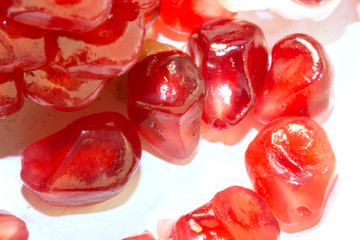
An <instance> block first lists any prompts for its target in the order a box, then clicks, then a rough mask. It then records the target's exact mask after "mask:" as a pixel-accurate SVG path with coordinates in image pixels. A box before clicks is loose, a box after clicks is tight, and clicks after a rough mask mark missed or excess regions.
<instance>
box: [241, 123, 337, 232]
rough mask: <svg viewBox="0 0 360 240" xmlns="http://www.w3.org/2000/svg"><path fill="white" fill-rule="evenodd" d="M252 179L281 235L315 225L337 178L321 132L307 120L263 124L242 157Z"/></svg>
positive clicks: (333, 156) (317, 125)
mask: <svg viewBox="0 0 360 240" xmlns="http://www.w3.org/2000/svg"><path fill="white" fill-rule="evenodd" d="M245 163H246V169H247V172H248V174H249V177H250V180H251V182H252V183H253V185H254V188H255V191H256V192H258V193H259V194H260V195H261V196H262V197H263V198H264V199H265V200H266V202H267V204H268V206H269V208H270V209H271V211H272V213H273V214H274V216H275V217H276V218H277V220H278V221H279V224H280V228H281V230H282V231H285V232H298V231H303V230H306V229H308V228H311V227H313V226H315V225H316V224H317V223H318V222H319V221H320V219H321V217H322V214H323V210H324V205H325V202H326V199H327V198H328V195H329V193H330V191H331V189H332V186H333V184H334V180H335V179H336V174H335V165H336V160H335V155H334V152H333V151H332V148H331V145H330V142H329V139H328V138H327V136H326V133H325V131H324V129H323V128H322V127H321V126H320V125H319V124H317V123H316V122H315V121H314V120H311V119H310V118H306V117H282V118H278V119H276V120H274V121H272V122H270V123H269V124H268V125H266V126H265V127H264V128H263V129H262V130H261V131H260V132H259V133H258V135H257V136H256V137H255V139H254V140H253V141H252V142H251V143H250V144H249V146H248V148H247V150H246V153H245Z"/></svg>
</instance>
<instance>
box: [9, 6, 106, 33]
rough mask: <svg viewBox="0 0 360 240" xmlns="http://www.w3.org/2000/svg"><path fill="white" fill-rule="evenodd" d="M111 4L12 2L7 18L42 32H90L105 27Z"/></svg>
mask: <svg viewBox="0 0 360 240" xmlns="http://www.w3.org/2000/svg"><path fill="white" fill-rule="evenodd" d="M111 6H112V0H13V1H12V3H11V5H10V7H9V8H8V10H7V13H8V16H9V17H10V18H12V19H14V20H16V21H18V22H21V23H24V24H28V25H31V26H35V27H38V28H43V29H50V30H64V31H70V32H88V31H91V30H93V29H94V28H96V27H98V26H99V25H101V24H102V23H104V22H105V21H106V20H107V19H108V17H109V15H110V11H111Z"/></svg>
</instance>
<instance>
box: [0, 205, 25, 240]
mask: <svg viewBox="0 0 360 240" xmlns="http://www.w3.org/2000/svg"><path fill="white" fill-rule="evenodd" d="M28 238H29V231H28V229H27V227H26V224H25V222H24V221H23V220H21V219H20V218H18V217H16V216H14V215H12V214H11V213H9V212H6V211H4V210H0V239H1V240H27V239H28Z"/></svg>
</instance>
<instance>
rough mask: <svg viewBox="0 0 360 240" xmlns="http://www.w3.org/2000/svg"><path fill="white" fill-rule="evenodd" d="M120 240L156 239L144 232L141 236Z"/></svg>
mask: <svg viewBox="0 0 360 240" xmlns="http://www.w3.org/2000/svg"><path fill="white" fill-rule="evenodd" d="M122 240H156V239H155V238H154V236H153V235H152V234H151V233H150V232H149V231H145V232H143V233H142V234H139V235H134V236H131V237H127V238H123V239H122Z"/></svg>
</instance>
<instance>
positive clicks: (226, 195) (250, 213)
mask: <svg viewBox="0 0 360 240" xmlns="http://www.w3.org/2000/svg"><path fill="white" fill-rule="evenodd" d="M279 235H280V229H279V224H278V223H277V221H276V219H275V218H274V216H273V215H272V213H271V212H270V210H269V208H268V207H267V205H266V203H265V201H264V200H263V199H262V198H261V197H260V196H259V195H258V194H257V193H255V192H254V191H252V190H250V189H246V188H243V187H240V186H232V187H229V188H227V189H225V190H223V191H220V192H218V193H217V194H216V195H215V196H214V198H213V199H212V200H211V201H210V202H208V203H207V204H205V205H203V206H201V207H200V208H198V209H196V210H195V211H193V212H191V213H189V214H187V215H184V216H182V217H181V218H180V219H179V220H178V221H177V223H176V227H175V236H170V237H173V238H174V239H176V240H189V239H227V240H231V239H243V240H274V239H277V238H278V237H279ZM214 236H216V237H214Z"/></svg>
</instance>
